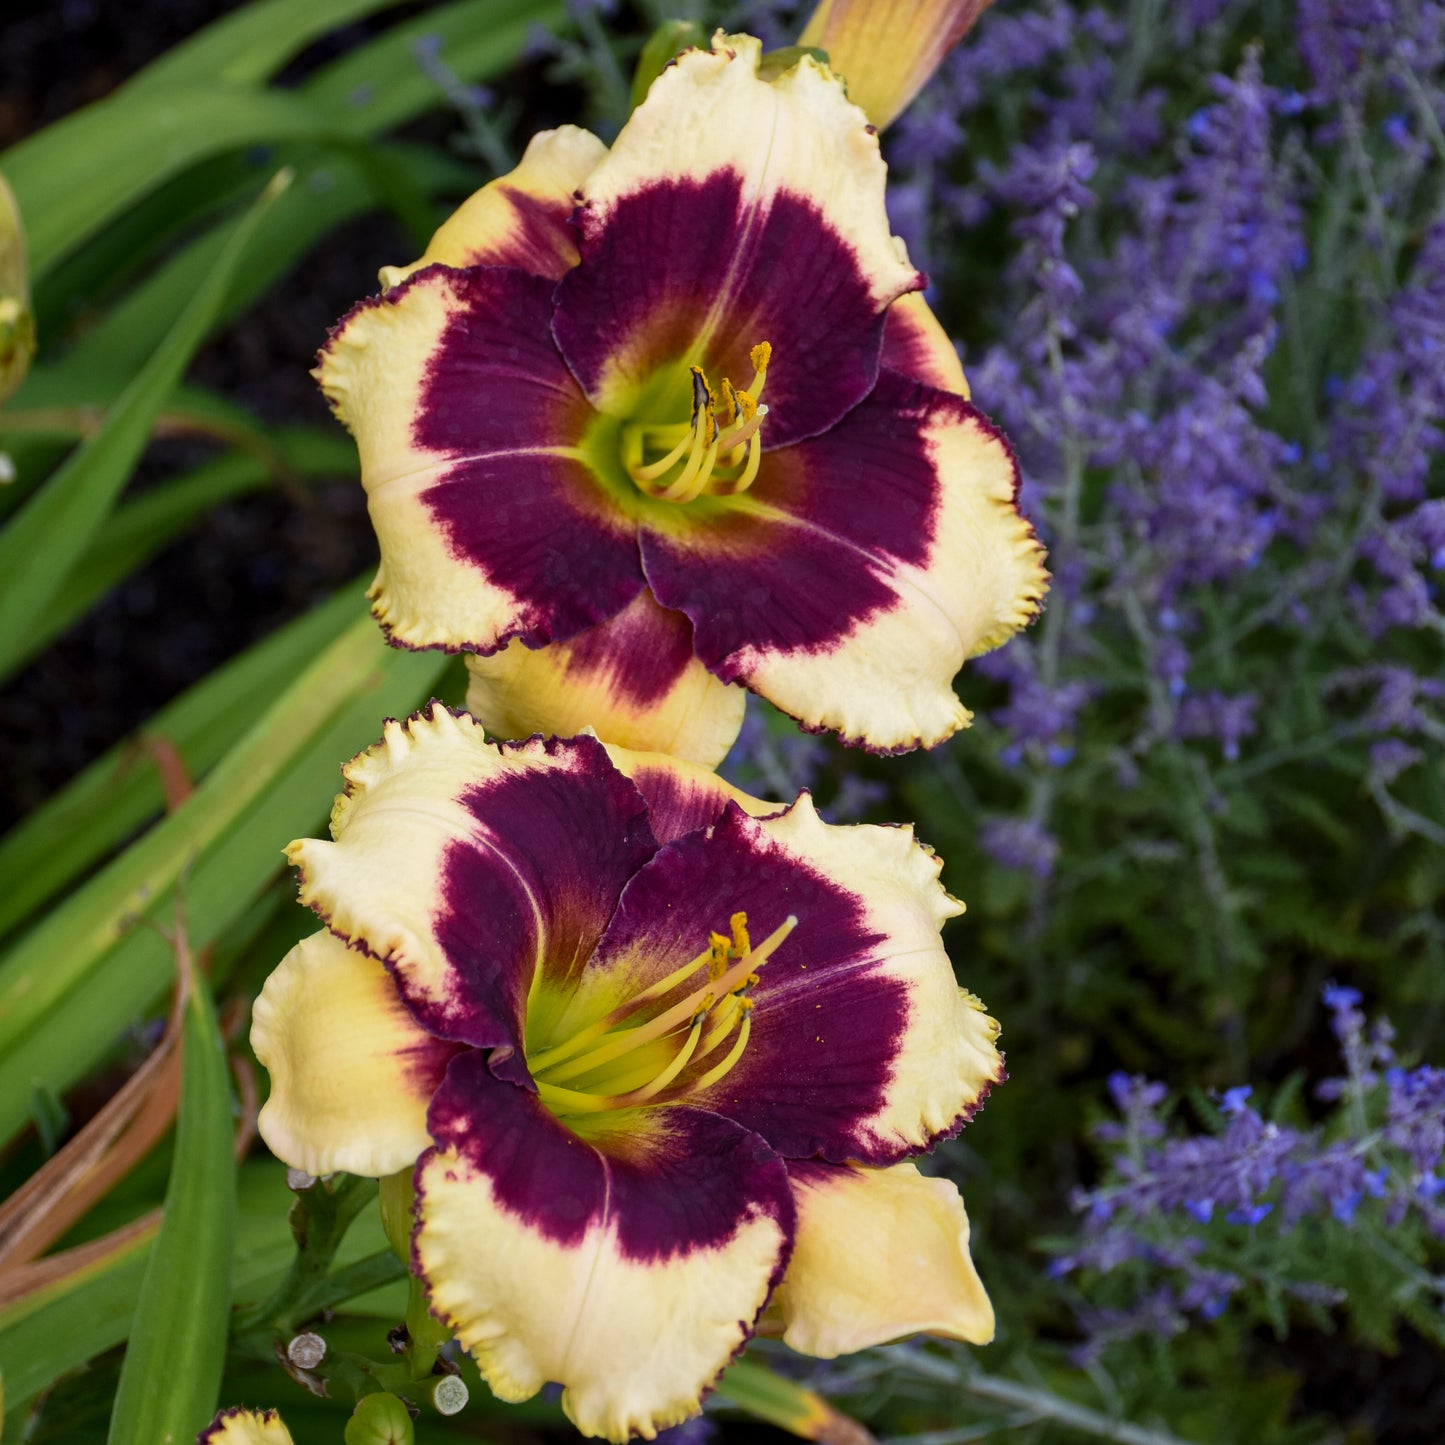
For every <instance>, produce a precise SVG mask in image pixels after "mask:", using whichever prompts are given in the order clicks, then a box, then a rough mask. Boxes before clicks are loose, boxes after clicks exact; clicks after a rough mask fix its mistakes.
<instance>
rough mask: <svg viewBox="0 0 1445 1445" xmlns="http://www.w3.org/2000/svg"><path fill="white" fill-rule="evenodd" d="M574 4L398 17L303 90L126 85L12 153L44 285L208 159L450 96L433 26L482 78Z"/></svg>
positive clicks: (3, 162) (506, 4)
mask: <svg viewBox="0 0 1445 1445" xmlns="http://www.w3.org/2000/svg"><path fill="white" fill-rule="evenodd" d="M296 8H298V9H304V8H306V7H304V6H298V7H296ZM565 15H566V9H565V5H564V4H563V3H562V0H460V3H457V4H453V5H450V6H447V7H445V8H444V9H441V10H434V11H432V12H430V13H429V14H427V15H423V16H421V17H419V18H418V19H417V20H414V21H411V22H408V23H406V24H403V25H398V26H394V27H393V28H392V29H391V30H389V31H388V32H387V33H386V34H384V35H383V36H381V37H380V38H379V39H378V40H375V41H373V42H371V44H369V45H366V46H363V47H362V48H361V49H360V50H357V51H354V52H352V53H351V54H350V55H347V56H345V57H343V58H342V59H341V60H339V61H335V62H333V64H331V65H329V66H326V67H324V68H323V69H322V70H319V71H318V72H317V73H316V74H315V75H314V76H312V77H311V78H310V79H309V80H308V81H307V82H306V83H305V84H304V85H303V86H301V87H300V89H299V90H296V91H279V90H266V89H260V88H258V87H256V86H255V85H252V84H242V83H230V84H218V83H216V82H214V81H210V82H205V83H203V82H201V81H199V80H197V81H195V82H193V83H191V84H190V85H188V86H185V87H182V86H179V85H155V86H153V87H152V86H143V87H138V88H133V87H129V86H127V87H123V88H122V89H120V90H119V91H117V92H116V93H115V94H114V95H111V96H108V97H107V98H106V99H105V100H102V101H98V102H97V103H96V104H95V105H92V106H89V107H87V108H86V109H85V110H82V111H78V112H77V113H76V114H75V115H72V116H67V117H66V118H65V119H64V120H62V121H58V122H56V123H55V124H54V125H51V126H47V127H46V129H45V130H43V131H41V132H40V134H39V135H36V136H32V137H31V138H30V139H28V140H24V141H22V142H21V143H20V144H19V145H17V146H12V147H11V149H10V150H8V151H7V152H5V154H4V155H3V156H0V169H3V170H4V171H5V172H6V174H7V175H8V176H9V178H10V182H11V184H12V186H13V187H14V189H15V194H16V197H17V198H18V200H19V202H20V207H21V212H22V214H23V215H24V216H25V217H26V224H27V226H28V227H29V238H30V267H31V275H32V278H33V281H34V284H35V285H36V286H37V287H38V286H39V285H40V283H41V282H42V280H43V278H44V277H45V275H46V274H47V273H48V272H49V271H50V270H51V269H52V268H53V267H54V266H55V265H57V264H58V263H59V262H60V261H61V260H62V259H64V258H65V257H66V256H68V255H69V254H71V253H72V252H74V251H75V250H77V249H78V248H79V247H81V246H82V245H84V244H85V242H86V241H88V240H89V239H90V238H92V237H94V236H96V235H98V234H100V233H101V232H102V231H104V229H105V227H106V226H107V225H108V224H109V223H110V222H111V221H112V220H113V218H114V217H115V216H117V215H118V214H119V213H120V212H122V211H124V210H126V209H127V208H128V207H130V206H132V205H134V204H135V203H136V202H137V201H139V200H140V199H141V198H142V197H144V196H146V195H148V194H149V193H150V192H152V191H154V190H155V189H156V187H157V186H159V185H161V184H162V183H163V182H165V181H166V180H168V179H170V178H172V177H174V176H178V175H180V174H181V173H182V172H184V171H185V170H187V169H188V168H189V167H191V166H194V165H195V164H196V163H197V162H198V161H202V160H205V159H207V158H208V157H214V156H219V155H223V154H225V153H226V152H228V151H234V150H239V149H242V148H243V147H246V146H251V145H275V144H278V143H282V142H286V141H312V142H325V141H331V140H335V139H337V138H346V139H352V140H359V139H362V138H365V137H367V136H373V135H376V134H378V133H380V132H381V131H383V130H387V129H390V128H391V127H393V126H396V125H400V124H402V123H403V122H404V121H407V120H409V119H411V117H412V116H414V115H416V114H418V113H419V112H421V111H424V110H426V109H428V108H429V107H431V106H435V105H437V104H439V103H440V101H441V99H442V97H441V94H440V92H439V90H438V88H437V85H436V82H435V81H433V80H432V79H431V78H430V77H428V76H427V75H426V74H425V73H424V72H423V70H422V68H421V66H420V65H419V64H418V63H417V59H416V56H415V55H414V54H413V53H412V47H413V46H414V45H415V43H416V41H417V40H418V39H420V38H421V37H422V36H427V35H435V36H437V37H439V38H440V40H441V43H442V53H443V56H444V57H445V59H446V61H447V63H448V65H449V66H450V67H451V69H452V70H453V71H454V72H455V73H456V74H457V75H458V76H459V77H460V78H461V79H463V80H468V81H471V80H478V79H482V78H485V77H486V76H487V75H494V74H497V73H498V72H500V71H501V70H503V69H505V67H506V66H507V65H509V64H510V63H511V62H512V60H513V59H515V57H516V55H517V53H518V52H519V51H520V50H521V48H522V46H523V45H524V44H525V43H526V39H527V35H528V33H529V31H530V30H531V28H532V27H533V26H534V25H555V24H558V23H561V22H562V20H563V18H564V17H565Z"/></svg>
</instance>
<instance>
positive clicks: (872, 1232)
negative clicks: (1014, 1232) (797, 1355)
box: [771, 1164, 994, 1359]
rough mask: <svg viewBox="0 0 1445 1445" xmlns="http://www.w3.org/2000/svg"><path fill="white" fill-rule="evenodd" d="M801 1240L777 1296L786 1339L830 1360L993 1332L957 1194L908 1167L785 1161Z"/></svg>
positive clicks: (984, 1338)
mask: <svg viewBox="0 0 1445 1445" xmlns="http://www.w3.org/2000/svg"><path fill="white" fill-rule="evenodd" d="M788 1173H789V1177H790V1178H791V1180H792V1184H793V1198H794V1201H795V1202H796V1204H797V1207H798V1236H797V1242H796V1244H795V1245H794V1247H793V1257H792V1259H791V1260H790V1261H789V1263H788V1271H787V1273H786V1274H785V1275H784V1276H783V1282H782V1284H780V1285H779V1286H778V1289H777V1293H776V1294H775V1295H774V1297H773V1304H772V1307H771V1308H772V1309H775V1310H776V1311H777V1312H778V1313H779V1314H780V1315H781V1317H782V1321H783V1325H784V1333H783V1340H784V1341H785V1343H787V1344H789V1345H791V1346H792V1347H793V1348H794V1349H795V1350H798V1351H800V1352H801V1353H803V1354H805V1355H815V1356H818V1357H820V1358H822V1359H832V1358H834V1357H835V1356H837V1355H846V1354H850V1353H852V1352H853V1351H854V1350H863V1349H867V1348H868V1347H869V1346H872V1345H881V1344H885V1343H886V1342H887V1341H889V1340H896V1339H901V1338H902V1337H903V1336H905V1335H913V1334H933V1335H943V1336H945V1337H947V1338H948V1339H954V1340H966V1341H968V1343H969V1344H974V1345H983V1344H987V1343H988V1342H989V1341H990V1340H991V1339H992V1338H993V1332H994V1319H993V1306H992V1305H991V1304H990V1303H989V1299H988V1295H987V1294H986V1293H985V1292H984V1288H983V1282H982V1281H981V1280H980V1279H979V1277H978V1271H977V1270H976V1269H975V1268H974V1265H973V1259H972V1257H971V1256H970V1254H969V1248H968V1216H967V1214H965V1213H964V1209H963V1200H962V1198H960V1196H959V1193H958V1190H957V1189H956V1188H954V1186H953V1185H952V1184H950V1183H949V1182H948V1180H946V1179H929V1178H926V1177H925V1176H924V1175H922V1174H920V1173H919V1172H918V1170H917V1169H916V1168H914V1166H913V1165H912V1164H895V1165H893V1166H892V1167H890V1168H887V1169H859V1168H853V1167H850V1166H847V1165H828V1164H790V1165H789V1166H788Z"/></svg>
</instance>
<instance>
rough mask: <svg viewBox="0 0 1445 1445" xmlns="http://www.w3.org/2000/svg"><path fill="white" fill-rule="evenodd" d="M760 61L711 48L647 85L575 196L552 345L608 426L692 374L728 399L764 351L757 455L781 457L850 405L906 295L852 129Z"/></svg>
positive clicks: (826, 91)
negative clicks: (886, 319) (690, 368)
mask: <svg viewBox="0 0 1445 1445" xmlns="http://www.w3.org/2000/svg"><path fill="white" fill-rule="evenodd" d="M760 56H761V46H760V44H759V42H758V41H757V40H755V39H753V38H752V37H750V36H746V35H728V36H725V35H723V34H721V33H719V34H718V36H717V37H715V39H714V41H713V46H712V49H710V50H689V51H685V52H684V53H683V54H682V55H680V56H679V57H678V58H677V60H676V61H675V62H674V63H673V64H672V65H670V66H669V67H668V69H667V70H666V71H664V72H663V74H662V75H661V76H659V77H658V79H657V80H656V81H655V82H654V83H653V85H652V89H651V90H650V91H649V93H648V96H647V99H646V100H645V101H644V102H643V103H642V105H640V106H639V107H638V108H637V110H636V111H634V112H633V114H632V117H631V118H630V119H629V121H628V122H627V125H626V126H625V127H624V128H623V130H622V133H621V134H620V135H619V136H618V137H617V140H616V141H615V142H614V144H613V146H612V149H611V151H610V152H609V153H608V156H607V158H606V159H605V160H603V161H602V162H601V163H600V164H599V165H598V166H597V168H596V170H594V171H593V172H592V174H591V175H590V176H588V178H587V180H586V182H585V183H584V185H583V187H582V203H581V205H580V206H579V208H578V212H577V224H578V227H579V230H580V232H581V236H582V241H581V247H580V249H581V253H582V261H581V263H580V264H579V265H578V266H577V267H576V268H575V269H574V270H572V271H570V272H569V273H568V274H567V275H566V276H565V277H564V278H563V280H562V282H561V284H560V286H559V287H558V291H557V312H556V316H555V318H554V322H553V332H554V335H555V336H556V338H557V344H558V346H559V347H560V348H561V350H562V352H563V354H564V355H565V356H566V358H567V361H568V364H569V365H570V367H571V368H572V371H573V374H574V375H575V376H576V377H577V379H578V380H579V382H580V383H581V384H582V386H583V388H584V390H585V391H586V392H587V394H588V396H589V397H590V398H591V399H592V401H593V403H594V404H595V405H596V406H598V407H599V408H600V409H601V410H602V411H605V412H608V413H610V414H612V415H616V416H627V415H631V414H633V413H634V412H635V411H637V409H638V407H639V406H646V405H648V404H650V403H655V402H656V401H657V399H658V397H657V396H656V395H651V396H650V397H644V395H643V393H644V391H646V390H647V389H648V388H652V389H653V390H654V391H655V389H656V388H657V387H658V385H659V384H660V382H668V383H669V384H672V385H674V386H675V387H676V388H677V389H678V395H679V397H685V396H686V395H687V394H688V375H687V365H688V364H689V363H691V362H696V363H698V364H700V365H702V366H704V367H705V368H706V369H707V370H708V372H709V375H710V376H711V377H712V378H713V380H714V382H715V383H720V381H721V379H722V378H723V377H725V376H726V377H730V378H731V380H732V381H733V383H734V384H735V385H737V386H740V387H741V386H745V385H747V383H748V379H749V377H750V376H751V375H752V366H751V362H750V354H751V351H752V348H753V347H754V346H756V345H757V344H758V343H760V342H764V341H766V342H769V343H771V346H772V362H771V365H770V367H769V369H768V373H767V384H766V390H767V405H768V407H769V409H770V410H769V416H768V421H767V424H766V430H765V432H764V437H765V445H772V446H783V445H786V444H787V443H788V442H790V441H794V440H797V439H798V438H799V437H804V436H810V435H813V434H814V433H816V432H817V431H820V430H822V429H824V428H826V427H827V426H829V425H831V424H832V423H833V422H834V421H835V420H836V419H837V418H838V417H839V416H841V415H842V414H843V413H844V412H845V411H847V410H848V408H849V407H851V406H853V405H855V404H856V403H857V402H858V401H859V400H860V399H861V398H862V397H863V396H864V395H866V393H867V391H868V389H869V387H871V386H872V384H873V380H874V378H875V376H876V374H877V365H878V348H879V345H880V342H881V332H882V313H883V311H884V309H885V308H886V307H887V306H888V304H889V303H890V302H891V301H893V300H894V299H895V298H896V297H898V296H900V295H901V294H903V293H904V292H905V291H910V290H914V289H917V288H918V287H920V286H921V285H922V284H923V278H922V277H921V276H920V275H919V273H918V272H917V271H916V270H915V269H914V267H912V266H911V265H909V264H908V262H907V260H906V259H905V258H903V257H902V256H900V254H899V250H898V248H897V247H896V246H895V244H894V241H893V237H892V235H891V234H890V232H889V227H888V217H887V213H886V211H885V209H884V182H885V178H886V173H887V168H886V166H885V165H884V163H883V159H882V156H881V155H880V154H879V150H878V139H877V136H876V135H875V134H874V133H873V130H872V128H871V127H870V126H869V125H868V123H867V119H866V117H865V116H864V115H863V113H862V112H861V111H860V110H859V109H858V108H857V107H856V106H854V105H852V104H850V102H849V101H848V100H847V98H846V96H845V95H844V92H843V87H842V85H841V84H840V83H839V82H838V81H837V80H836V79H835V78H834V77H833V76H832V75H831V74H830V73H829V71H828V70H827V67H825V66H821V65H819V64H818V63H817V62H815V61H814V60H813V59H812V58H811V57H805V58H804V59H802V60H801V61H799V62H798V64H797V65H795V66H794V67H793V68H791V69H790V70H788V71H786V72H785V73H784V74H783V75H781V76H779V77H777V78H776V79H773V80H771V81H769V80H764V79H763V78H761V77H760V76H759V74H758V64H759V59H760Z"/></svg>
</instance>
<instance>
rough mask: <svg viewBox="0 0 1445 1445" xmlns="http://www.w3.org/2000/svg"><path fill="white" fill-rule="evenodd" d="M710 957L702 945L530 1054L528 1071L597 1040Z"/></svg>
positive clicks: (557, 1059)
mask: <svg viewBox="0 0 1445 1445" xmlns="http://www.w3.org/2000/svg"><path fill="white" fill-rule="evenodd" d="M711 960H712V949H711V948H705V949H703V951H702V952H701V953H700V954H698V955H697V957H696V958H693V959H689V960H688V961H687V962H686V963H685V964H683V966H682V967H681V968H677V969H674V970H673V971H672V972H671V973H670V974H668V975H667V977H666V978H660V979H658V981H657V982H656V983H651V984H648V986H647V987H646V988H645V989H643V990H642V992H641V993H636V994H633V996H632V997H631V998H630V999H628V1000H627V1002H626V1003H624V1004H620V1005H619V1006H618V1007H617V1008H615V1009H613V1010H612V1011H611V1012H610V1013H606V1014H603V1015H602V1017H601V1018H600V1019H597V1020H596V1021H595V1022H593V1023H590V1024H588V1025H587V1026H586V1027H585V1028H583V1029H579V1030H578V1031H577V1032H576V1033H575V1034H573V1035H572V1037H571V1038H570V1039H564V1040H563V1041H562V1042H561V1043H560V1044H554V1045H553V1046H552V1047H551V1048H550V1049H542V1050H540V1051H539V1052H538V1053H535V1054H533V1055H531V1057H530V1058H529V1059H528V1061H527V1062H528V1064H529V1065H530V1067H531V1070H532V1073H533V1074H536V1073H538V1072H539V1071H541V1070H544V1069H550V1068H551V1067H552V1066H553V1065H554V1064H559V1063H561V1062H562V1060H563V1059H568V1058H571V1056H572V1055H573V1054H575V1053H576V1052H577V1051H578V1050H579V1049H581V1048H583V1047H584V1046H585V1045H587V1044H590V1043H592V1042H593V1041H594V1040H596V1039H600V1038H601V1037H602V1036H603V1034H605V1033H607V1032H608V1030H609V1029H612V1028H614V1027H615V1026H616V1025H617V1024H619V1023H621V1022H622V1020H623V1019H625V1018H627V1017H629V1016H630V1015H631V1014H634V1013H636V1012H637V1010H638V1009H640V1008H641V1007H642V1006H643V1005H644V1004H649V1003H651V1002H652V1001H653V1000H654V999H659V998H662V997H663V995H664V994H669V993H671V992H672V991H673V989H675V988H676V987H677V986H678V984H680V983H682V982H683V980H684V979H687V978H690V977H691V976H692V975H693V974H695V973H696V972H697V971H698V969H700V968H706V967H707V965H708V963H709V962H711Z"/></svg>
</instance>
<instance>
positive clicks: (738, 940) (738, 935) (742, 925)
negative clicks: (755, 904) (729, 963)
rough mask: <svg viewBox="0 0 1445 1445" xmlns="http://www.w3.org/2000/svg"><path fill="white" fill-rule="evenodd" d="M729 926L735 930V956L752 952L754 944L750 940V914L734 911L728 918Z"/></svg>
mask: <svg viewBox="0 0 1445 1445" xmlns="http://www.w3.org/2000/svg"><path fill="white" fill-rule="evenodd" d="M728 927H729V928H731V929H732V931H733V957H734V958H741V957H742V956H743V954H745V953H751V952H752V947H753V946H752V944H751V943H749V942H748V916H747V914H746V913H734V914H733V916H732V917H731V918H729V919H728Z"/></svg>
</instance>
